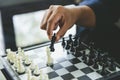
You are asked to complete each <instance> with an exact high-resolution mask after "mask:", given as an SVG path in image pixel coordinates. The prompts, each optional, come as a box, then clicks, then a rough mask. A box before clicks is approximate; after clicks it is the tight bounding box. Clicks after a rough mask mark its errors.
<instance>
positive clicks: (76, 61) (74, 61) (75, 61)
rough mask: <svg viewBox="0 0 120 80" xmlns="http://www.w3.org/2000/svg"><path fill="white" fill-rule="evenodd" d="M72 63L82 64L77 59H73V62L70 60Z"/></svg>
mask: <svg viewBox="0 0 120 80" xmlns="http://www.w3.org/2000/svg"><path fill="white" fill-rule="evenodd" d="M69 61H70V62H71V63H73V64H77V63H80V62H81V61H80V60H79V59H77V58H74V59H71V60H69Z"/></svg>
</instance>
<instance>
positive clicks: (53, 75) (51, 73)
mask: <svg viewBox="0 0 120 80" xmlns="http://www.w3.org/2000/svg"><path fill="white" fill-rule="evenodd" d="M48 76H49V79H52V78H55V77H58V76H59V75H58V74H57V73H56V72H54V71H53V72H50V73H48Z"/></svg>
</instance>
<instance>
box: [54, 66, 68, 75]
mask: <svg viewBox="0 0 120 80" xmlns="http://www.w3.org/2000/svg"><path fill="white" fill-rule="evenodd" d="M55 72H56V73H57V74H58V75H60V76H62V75H65V74H67V73H69V71H67V70H66V69H65V68H62V69H59V70H56V71H55Z"/></svg>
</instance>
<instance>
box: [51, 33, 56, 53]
mask: <svg viewBox="0 0 120 80" xmlns="http://www.w3.org/2000/svg"><path fill="white" fill-rule="evenodd" d="M55 40H56V34H55V33H54V35H53V36H52V40H51V45H50V51H51V52H54V51H55V48H54V43H55Z"/></svg>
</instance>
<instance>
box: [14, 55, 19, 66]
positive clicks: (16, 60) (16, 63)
mask: <svg viewBox="0 0 120 80" xmlns="http://www.w3.org/2000/svg"><path fill="white" fill-rule="evenodd" d="M14 60H15V61H14V65H13V66H14V68H17V67H18V56H17V55H16V56H15V59H14Z"/></svg>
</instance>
